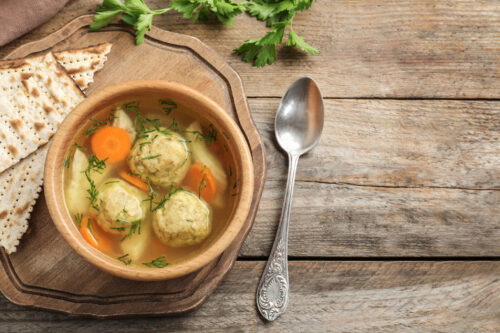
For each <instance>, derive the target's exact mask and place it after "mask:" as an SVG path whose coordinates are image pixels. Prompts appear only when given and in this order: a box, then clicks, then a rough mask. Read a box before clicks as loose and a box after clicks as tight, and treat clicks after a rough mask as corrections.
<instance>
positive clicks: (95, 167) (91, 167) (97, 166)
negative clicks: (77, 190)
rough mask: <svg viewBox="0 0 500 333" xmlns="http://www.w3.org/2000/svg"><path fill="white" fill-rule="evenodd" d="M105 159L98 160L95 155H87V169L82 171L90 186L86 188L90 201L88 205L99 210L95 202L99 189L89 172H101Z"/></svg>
mask: <svg viewBox="0 0 500 333" xmlns="http://www.w3.org/2000/svg"><path fill="white" fill-rule="evenodd" d="M106 160H107V158H106V159H104V160H100V159H99V158H97V156H96V155H91V156H90V157H89V164H88V166H87V169H86V170H85V171H84V173H85V177H86V178H87V181H88V183H89V185H90V188H89V189H87V193H88V194H89V196H88V197H87V198H88V199H89V201H90V205H91V206H92V207H93V208H94V209H95V210H99V205H98V204H97V203H96V201H97V196H98V194H99V191H98V190H97V187H96V186H95V182H94V180H93V179H92V177H91V176H90V174H91V172H92V171H94V172H97V173H102V170H104V168H106Z"/></svg>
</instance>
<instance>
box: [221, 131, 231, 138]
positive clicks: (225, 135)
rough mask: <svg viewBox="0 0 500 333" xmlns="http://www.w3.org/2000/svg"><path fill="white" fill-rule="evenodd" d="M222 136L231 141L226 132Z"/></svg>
mask: <svg viewBox="0 0 500 333" xmlns="http://www.w3.org/2000/svg"><path fill="white" fill-rule="evenodd" d="M222 135H224V137H225V138H226V139H227V140H229V137H228V136H227V134H226V132H222Z"/></svg>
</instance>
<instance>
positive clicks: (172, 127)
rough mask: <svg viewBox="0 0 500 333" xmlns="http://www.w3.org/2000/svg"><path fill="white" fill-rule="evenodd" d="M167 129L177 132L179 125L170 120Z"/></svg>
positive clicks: (173, 119)
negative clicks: (170, 122)
mask: <svg viewBox="0 0 500 333" xmlns="http://www.w3.org/2000/svg"><path fill="white" fill-rule="evenodd" d="M168 128H169V129H171V130H172V131H174V132H178V131H179V124H178V123H177V121H175V118H172V124H171V125H170V126H169V127H168Z"/></svg>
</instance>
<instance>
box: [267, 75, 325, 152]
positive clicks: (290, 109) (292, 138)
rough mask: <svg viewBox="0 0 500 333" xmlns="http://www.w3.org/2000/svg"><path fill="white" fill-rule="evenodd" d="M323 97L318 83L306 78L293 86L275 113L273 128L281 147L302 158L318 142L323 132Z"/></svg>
mask: <svg viewBox="0 0 500 333" xmlns="http://www.w3.org/2000/svg"><path fill="white" fill-rule="evenodd" d="M323 119H324V107H323V98H322V96H321V92H320V90H319V87H318V85H317V84H316V82H315V81H314V80H313V79H311V78H310V77H303V78H300V79H298V80H297V81H295V82H294V83H292V85H291V86H290V87H289V88H288V90H287V91H286V93H285V95H284V96H283V98H282V99H281V103H280V105H279V107H278V111H277V113H276V119H275V121H274V129H275V132H276V138H277V140H278V143H279V145H280V146H281V148H283V150H285V151H286V152H288V153H296V154H298V155H302V154H304V153H306V152H307V151H309V150H311V149H312V148H313V147H314V146H315V145H316V144H317V143H318V141H319V137H320V136H321V132H322V130H323Z"/></svg>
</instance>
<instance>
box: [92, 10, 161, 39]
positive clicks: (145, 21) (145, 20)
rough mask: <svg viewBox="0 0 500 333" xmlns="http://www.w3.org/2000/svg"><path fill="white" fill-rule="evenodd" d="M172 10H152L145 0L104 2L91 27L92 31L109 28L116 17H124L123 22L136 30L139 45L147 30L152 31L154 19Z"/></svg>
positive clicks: (97, 11)
mask: <svg viewBox="0 0 500 333" xmlns="http://www.w3.org/2000/svg"><path fill="white" fill-rule="evenodd" d="M170 9H171V8H164V9H157V10H151V9H150V8H149V7H148V6H147V5H146V4H145V3H144V0H125V3H122V2H121V0H104V1H103V2H102V5H101V6H99V7H98V8H97V10H96V14H95V16H94V19H93V21H94V23H93V24H91V25H90V29H91V30H94V31H95V30H99V29H101V28H102V27H105V26H107V25H108V24H109V23H110V22H111V21H112V20H113V19H114V18H115V17H116V16H118V15H123V16H122V17H121V20H122V21H123V22H125V23H127V24H130V25H133V26H134V29H135V42H136V44H137V45H139V44H141V43H142V42H144V34H145V33H146V30H150V29H151V25H152V23H153V17H155V16H156V15H159V14H163V13H165V12H167V11H169V10H170Z"/></svg>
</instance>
